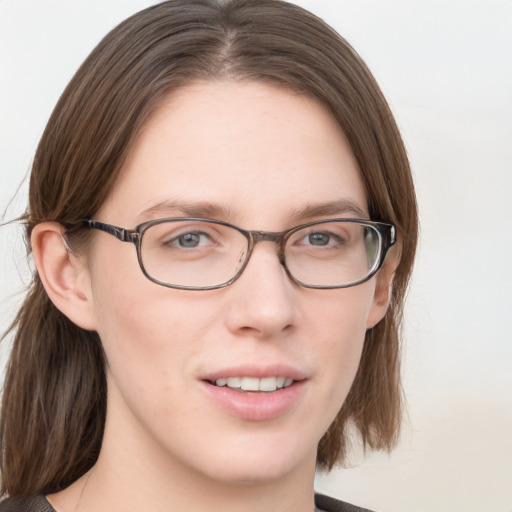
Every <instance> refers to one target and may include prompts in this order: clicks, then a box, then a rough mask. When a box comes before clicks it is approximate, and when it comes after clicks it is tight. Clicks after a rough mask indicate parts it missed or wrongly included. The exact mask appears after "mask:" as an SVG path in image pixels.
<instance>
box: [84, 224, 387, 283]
mask: <svg viewBox="0 0 512 512" xmlns="http://www.w3.org/2000/svg"><path fill="white" fill-rule="evenodd" d="M84 223H85V226H86V227H88V228H90V229H98V230H100V231H104V232H106V233H108V234H110V235H113V236H115V237H116V238H117V239H118V240H121V241H122V242H131V243H133V244H135V247H136V248H137V257H138V260H139V264H140V268H141V269H142V272H143V273H144V275H145V276H146V277H147V278H148V279H149V280H151V281H153V282H154V283H157V284H160V285H162V286H168V287H170V288H179V289H185V290H210V289H215V288H222V287H224V286H228V285H230V284H232V283H233V282H234V281H236V280H237V279H238V278H239V277H240V275H241V274H242V272H243V271H244V269H245V267H246V266H247V264H248V262H249V259H250V257H251V254H252V251H253V249H254V246H255V245H256V244H257V243H258V242H263V241H268V242H275V243H276V244H277V245H278V249H279V250H278V257H279V261H280V262H281V264H282V265H283V267H284V268H285V270H286V272H287V274H288V276H289V277H290V279H291V280H292V281H293V282H294V283H296V284H298V285H300V286H304V287H306V288H321V289H330V288H346V287H349V286H355V285H357V284H360V283H363V282H364V281H367V280H368V279H370V278H371V277H372V276H373V275H374V274H375V273H376V272H377V271H378V270H379V268H380V267H381V266H382V264H383V263H384V259H385V257H386V253H387V251H388V249H389V248H390V247H391V246H393V245H394V244H395V242H396V233H395V227H394V226H393V225H391V224H386V223H383V222H373V221H369V220H360V219H325V220H319V221H316V222H309V223H307V224H302V225H300V226H296V227H294V228H292V229H289V230H287V231H282V232H278V233H273V232H267V231H247V230H245V229H241V228H239V227H237V226H233V225H232V224H228V223H227V222H221V221H218V220H211V219H201V218H195V217H181V218H170V219H158V220H151V221H149V222H144V223H142V224H139V225H138V226H137V227H136V228H135V229H133V230H129V229H124V228H120V227H117V226H112V225H110V224H104V223H102V222H96V221H93V220H85V221H84Z"/></svg>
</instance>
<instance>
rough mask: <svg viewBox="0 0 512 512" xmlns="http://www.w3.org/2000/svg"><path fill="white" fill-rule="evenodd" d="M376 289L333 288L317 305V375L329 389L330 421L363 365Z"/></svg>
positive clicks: (326, 403)
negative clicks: (361, 361) (366, 337)
mask: <svg viewBox="0 0 512 512" xmlns="http://www.w3.org/2000/svg"><path fill="white" fill-rule="evenodd" d="M374 288H375V287H374V284H373V283H372V282H368V283H364V284H363V285H359V286H357V287H353V288H346V289H342V290H333V292H334V293H332V294H331V297H329V300H325V298H324V300H323V301H319V303H318V305H317V308H316V311H315V317H316V321H315V329H314V332H315V336H314V338H313V340H315V341H314V342H315V344H316V352H317V357H318V361H317V364H318V366H317V372H316V376H317V378H318V380H319V381H321V383H322V388H323V389H324V392H325V394H324V397H325V405H324V406H325V408H326V410H328V411H329V413H328V414H327V415H326V416H327V417H328V418H329V421H332V419H334V416H335V415H336V414H337V412H338V411H339V409H340V408H341V406H342V404H343V401H344V400H345V398H346V396H347V394H348V392H349V390H350V387H351V385H352V382H353V380H354V377H355V375H356V372H357V369H358V367H359V362H360V358H361V352H362V349H363V344H364V339H365V334H366V323H367V319H368V315H369V312H370V310H371V306H372V299H373V291H374ZM329 293H330V292H329ZM327 426H328V425H327Z"/></svg>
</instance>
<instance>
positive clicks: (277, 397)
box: [201, 380, 307, 421]
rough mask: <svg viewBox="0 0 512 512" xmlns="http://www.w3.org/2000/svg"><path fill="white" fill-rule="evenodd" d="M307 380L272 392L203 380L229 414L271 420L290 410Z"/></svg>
mask: <svg viewBox="0 0 512 512" xmlns="http://www.w3.org/2000/svg"><path fill="white" fill-rule="evenodd" d="M306 382H307V381H306V380H301V381H298V382H294V383H293V384H292V385H291V386H288V387H287V388H282V389H278V390H276V391H272V392H265V391H260V392H245V393H244V392H240V391H235V390H233V389H231V388H228V387H227V386H222V387H220V386H214V385H213V384H210V383H209V382H205V381H202V382H201V384H202V387H203V389H204V390H205V392H206V393H207V394H208V395H209V396H210V397H211V398H212V399H213V400H214V401H215V403H216V404H217V405H219V406H220V407H221V408H222V409H224V410H225V411H226V412H228V413H229V414H232V415H234V416H238V417H239V418H242V419H245V420H252V421H264V420H271V419H274V418H277V417H279V416H282V415H283V414H285V413H287V412H288V411H290V410H291V409H292V408H293V407H294V406H295V405H296V404H297V403H298V401H299V399H300V398H301V396H302V394H303V393H304V390H305V388H306Z"/></svg>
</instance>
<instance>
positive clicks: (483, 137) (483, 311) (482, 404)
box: [0, 0, 512, 512]
mask: <svg viewBox="0 0 512 512" xmlns="http://www.w3.org/2000/svg"><path fill="white" fill-rule="evenodd" d="M152 3H154V2H148V1H143V0H115V1H114V0H72V1H70V0H61V1H57V0H47V1H45V2H42V1H41V0H24V1H20V0H0V215H1V213H3V211H4V210H5V209H6V207H7V206H8V204H9V206H8V208H7V213H6V219H10V218H13V217H15V216H17V215H19V214H20V213H22V211H23V209H24V206H25V202H26V183H24V184H23V185H22V186H21V188H20V190H19V192H18V193H17V194H16V190H17V188H18V185H19V184H20V183H21V181H22V180H23V177H24V176H25V175H26V173H27V171H28V169H29V167H30V163H31V159H32V156H33V153H34V150H35V147H36V145H37V142H38V139H39V137H40V135H41V133H42V130H43V129H44V125H45V123H46V120H47V119H48V117H49V115H50V113H51V110H52V108H53V106H54V104H55V102H56V101H57V99H58V97H59V95H60V93H61V92H62V90H63V89H64V86H65V85H66V83H67V81H68V80H69V79H70V78H71V76H72V74H73V73H74V71H75V70H76V69H77V67H78V66H79V64H80V63H81V61H82V60H83V59H84V58H85V57H86V55H87V54H88V53H89V52H90V50H91V49H92V48H93V46H94V45H95V44H96V43H97V42H98V41H99V40H100V38H101V37H102V36H103V35H105V34H106V32H107V31H108V30H110V29H111V28H112V27H113V26H114V25H116V24H117V23H118V22H120V21H121V20H122V19H124V18H125V17H126V16H128V15H129V14H131V13H133V12H135V11H137V10H139V9H141V8H144V7H146V6H148V5H150V4H152ZM296 3H298V4H299V5H302V6H304V7H306V8H308V9H309V10H311V11H313V12H314V13H315V14H317V15H319V16H320V17H322V18H324V19H325V20H326V21H328V22H329V23H330V24H331V25H332V26H333V27H334V28H336V29H337V30H338V31H339V32H340V33H341V34H342V35H343V36H345V37H346V38H347V39H348V40H349V41H350V42H351V43H352V44H353V45H354V47H355V48H356V50H357V51H358V52H359V53H360V54H361V55H362V57H363V58H364V59H365V60H366V62H367V64H368V65H369V67H370V68H371V70H372V71H373V72H374V74H375V76H376V78H377V80H378V81H379V83H380V84H381V86H382V89H383V91H384V93H385V95H386V96H387V98H388V100H389V102H390V104H391V107H392V109H393V111H394V112H395V115H396V117H397V120H398V123H399V125H400V127H401V129H402V132H403V135H404V138H405V141H406V145H407V147H408V151H409V155H410V158H411V162H412V165H413V170H414V175H415V180H416V185H417V192H418V199H419V204H420V211H421V225H422V231H421V242H420V247H419V255H418V260H417V264H416V267H415V272H414V278H413V282H412V286H411V289H410V293H409V297H408V303H407V310H406V318H405V330H404V341H405V343H404V379H405V390H406V396H407V400H408V403H409V419H408V421H407V423H406V424H405V426H404V434H403V437H402V441H401V444H400V446H399V447H398V449H397V450H396V451H395V452H394V453H393V454H392V455H391V456H388V455H384V454H370V455H367V456H366V457H363V456H362V454H360V453H358V452H357V450H355V451H354V454H353V456H352V464H353V466H354V467H353V468H351V469H343V470H337V471H335V472H333V473H332V474H331V475H329V476H322V475H320V476H319V477H318V481H317V488H318V489H319V490H321V491H323V492H326V493H330V494H331V495H334V496H336V497H339V498H342V499H346V500H348V501H352V502H354V503H357V504H359V505H363V506H367V507H369V508H373V509H376V510H381V511H383V512H431V511H438V512H441V511H447V512H448V511H450V512H456V511H464V512H472V511H491V510H492V511H496V512H498V511H503V512H510V511H511V510H512V485H511V482H512V435H511V432H512V371H511V368H512V329H511V319H512V271H511V262H512V227H511V219H512V200H511V199H510V194H511V191H512V1H510V0H485V1H484V0H479V1H475V0H465V1H462V0H460V1H459V0H443V1H440V0H429V1H428V2H427V1H411V0H393V1H383V0H336V1H334V0H330V1H327V0H324V1H322V0H317V1H313V0H302V1H298V2H296ZM15 194H16V195H15ZM13 197H14V199H13V200H12V201H11V199H12V198H13ZM0 276H1V278H0V279H1V286H0V329H2V330H3V329H5V328H6V327H7V325H8V323H9V322H10V320H12V317H13V315H14V312H15V310H16V305H17V304H18V303H19V301H20V299H21V296H22V295H21V292H22V290H23V284H24V282H26V281H27V277H26V276H27V263H26V258H25V256H24V247H23V244H22V242H21V230H20V228H18V227H16V226H11V227H4V228H2V229H1V230H0ZM4 345H5V344H4Z"/></svg>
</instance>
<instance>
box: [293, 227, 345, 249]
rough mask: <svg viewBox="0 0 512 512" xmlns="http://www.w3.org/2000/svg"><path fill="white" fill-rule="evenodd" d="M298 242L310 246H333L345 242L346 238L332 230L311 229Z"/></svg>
mask: <svg viewBox="0 0 512 512" xmlns="http://www.w3.org/2000/svg"><path fill="white" fill-rule="evenodd" d="M298 243H299V244H300V245H305V246H310V247H333V246H341V245H343V244H345V243H346V240H345V237H343V236H340V234H339V233H334V232H333V231H311V232H309V233H306V234H305V235H304V236H303V237H302V238H301V239H300V240H299V241H298Z"/></svg>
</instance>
